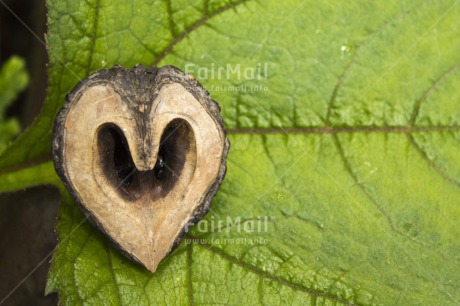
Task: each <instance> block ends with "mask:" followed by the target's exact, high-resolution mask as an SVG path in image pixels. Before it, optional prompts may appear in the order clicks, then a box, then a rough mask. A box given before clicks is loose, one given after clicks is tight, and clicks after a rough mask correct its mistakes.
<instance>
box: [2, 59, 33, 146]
mask: <svg viewBox="0 0 460 306" xmlns="http://www.w3.org/2000/svg"><path fill="white" fill-rule="evenodd" d="M28 83H29V75H28V74H27V71H26V70H25V62H24V60H23V59H22V58H20V57H18V56H13V57H11V58H10V59H8V61H6V62H5V63H4V64H3V66H2V67H1V70H0V153H1V152H3V150H4V149H5V147H6V145H7V144H8V142H9V141H10V140H11V139H12V138H13V137H14V136H16V135H17V134H18V133H19V131H20V126H19V122H18V121H17V120H16V119H15V118H10V119H5V112H6V109H7V107H8V106H10V105H11V103H12V102H13V101H14V100H15V99H16V97H17V96H18V94H19V93H20V92H21V91H22V90H23V89H24V88H25V87H26V86H27V84H28Z"/></svg>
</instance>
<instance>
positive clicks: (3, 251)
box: [0, 0, 59, 306]
mask: <svg viewBox="0 0 460 306" xmlns="http://www.w3.org/2000/svg"><path fill="white" fill-rule="evenodd" d="M7 7H8V8H9V9H11V10H12V11H13V12H14V14H16V15H17V17H15V16H14V14H13V13H11V12H10V11H9V10H8V9H7ZM19 19H20V20H22V22H21V21H20V20H19ZM24 24H25V25H26V26H27V27H28V28H29V29H27V27H26V26H25V25H24ZM32 32H33V33H34V34H35V35H36V36H38V38H39V39H38V38H37V37H35V35H34V34H32ZM45 32H46V7H45V0H0V65H1V64H3V63H4V62H5V61H6V60H7V59H8V58H10V57H11V56H12V55H19V56H21V57H22V58H24V59H25V61H26V64H27V71H28V73H29V76H30V82H29V86H28V87H27V89H26V90H25V91H24V92H23V93H22V94H21V95H20V96H19V98H18V99H17V101H15V103H14V104H13V105H12V106H11V107H10V108H9V109H8V112H7V115H8V116H12V117H16V118H18V120H19V122H20V123H21V127H22V129H24V128H25V127H27V126H29V125H30V123H31V122H32V121H33V120H34V118H35V117H36V116H37V115H38V113H39V112H40V109H41V106H42V105H43V102H44V98H45V94H46V82H47V74H46V63H47V60H48V59H47V54H46V47H45V46H44V45H43V42H44V41H45V39H44V33H45ZM58 206H59V194H58V192H57V191H56V190H54V189H53V188H52V187H46V186H43V187H37V188H31V189H28V190H24V191H20V192H15V193H9V194H0V304H1V305H39V306H40V305H56V304H57V296H56V294H53V295H49V296H46V297H45V296H44V290H45V284H46V277H47V274H48V270H49V266H50V264H49V261H50V259H51V257H50V256H49V257H47V256H48V255H50V254H51V252H52V251H53V250H54V248H55V246H56V242H57V235H56V233H55V231H54V226H55V223H56V218H57V211H58ZM41 262H42V264H41V265H39V264H40V263H41ZM37 267H38V268H37ZM35 268H36V269H35ZM29 274H30V275H29ZM21 282H22V283H21ZM19 284H20V285H19ZM18 285H19V287H17V286H18ZM16 287H17V288H16ZM15 288H16V289H15ZM14 289H15V290H14ZM13 290H14V291H13ZM10 293H11V295H10ZM8 295H9V297H8V298H7V299H6V300H5V301H4V302H3V303H1V301H3V300H4V298H5V297H7V296H8Z"/></svg>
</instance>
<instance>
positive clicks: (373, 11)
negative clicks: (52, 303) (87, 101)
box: [0, 0, 460, 305]
mask: <svg viewBox="0 0 460 306" xmlns="http://www.w3.org/2000/svg"><path fill="white" fill-rule="evenodd" d="M48 8H49V20H48V23H49V33H48V49H49V52H50V60H51V62H50V68H49V86H50V87H49V91H48V98H47V102H46V105H45V108H44V110H43V112H42V116H41V117H40V119H39V120H38V121H37V123H36V124H35V125H34V126H33V127H31V128H30V129H29V131H28V132H27V133H26V134H25V135H24V136H23V137H22V138H21V139H20V140H19V141H18V142H16V143H15V144H14V145H13V146H11V147H10V148H9V149H8V150H7V151H6V153H5V155H4V156H3V158H2V159H1V160H0V168H1V167H18V165H19V166H20V165H22V164H24V163H25V162H26V163H29V162H31V161H33V160H34V159H36V158H39V157H40V156H42V155H47V154H49V139H50V138H49V137H50V133H51V128H50V127H51V122H52V119H53V117H54V115H55V113H56V111H57V110H58V108H59V106H60V105H62V103H63V101H64V96H65V94H66V93H67V92H68V91H69V90H70V89H71V88H72V87H73V86H74V85H75V84H76V83H77V82H78V80H79V79H80V78H83V77H85V76H87V75H88V74H89V73H91V72H92V71H94V70H96V69H99V68H102V67H110V66H112V65H114V64H121V65H124V66H132V65H134V64H135V63H142V64H144V65H149V64H152V63H154V64H159V65H165V64H173V65H176V66H178V67H179V68H181V69H183V70H188V71H189V72H192V73H193V74H195V76H196V77H197V78H198V79H199V80H200V81H201V82H202V83H203V85H204V86H205V88H207V89H209V90H210V92H211V95H212V97H213V98H214V99H216V100H217V101H218V102H219V104H220V105H221V107H222V114H223V116H224V118H225V123H226V127H227V128H228V132H229V138H230V141H231V143H232V148H231V150H230V154H229V157H228V171H227V177H226V179H225V181H224V183H223V185H222V187H221V189H220V191H219V193H218V195H217V197H216V198H215V200H214V201H213V209H212V211H211V212H210V213H209V214H208V215H207V216H206V218H205V219H204V221H205V222H202V223H200V224H199V225H198V226H196V227H194V228H193V230H192V232H191V233H190V234H189V235H188V237H187V239H188V241H184V242H183V243H182V244H181V245H180V246H179V247H178V248H177V249H176V250H175V251H174V252H173V253H172V254H171V255H170V256H169V257H168V258H167V259H166V260H164V261H163V262H162V263H161V264H160V266H159V268H158V271H157V272H156V273H155V274H151V273H149V272H148V271H146V270H145V269H142V268H141V267H139V266H137V265H136V264H134V263H132V262H130V261H129V260H127V259H125V258H124V257H123V256H121V255H120V253H119V252H118V251H117V250H115V249H114V248H113V247H112V246H111V245H109V244H108V242H107V239H106V238H104V237H103V236H102V235H101V234H99V233H98V232H97V231H96V230H95V229H93V228H92V227H91V226H89V225H88V224H87V222H85V218H84V216H83V215H82V214H81V213H80V211H79V210H78V209H77V208H76V207H75V205H74V204H73V203H72V201H71V200H70V199H69V196H68V195H67V193H66V192H64V191H62V194H63V204H62V208H61V211H60V219H59V223H58V227H57V229H58V231H59V233H60V244H59V247H58V249H57V251H56V253H55V255H54V258H53V266H52V270H51V272H50V276H49V280H48V285H47V292H51V291H58V292H59V293H60V302H61V303H62V304H63V305H75V304H97V305H100V304H107V305H113V304H123V305H132V304H136V305H146V304H243V303H244V304H246V303H249V304H259V303H260V304H273V305H278V304H297V305H305V304H312V305H323V304H328V305H329V304H331V305H332V304H360V305H368V304H385V305H395V304H398V305H407V304H423V305H439V304H442V305H449V304H456V303H458V302H459V301H460V291H459V290H458V288H459V287H460V267H459V265H460V242H459V240H458V237H459V235H460V227H459V226H458V220H459V218H460V207H459V205H458V203H460V160H459V159H458V151H459V147H460V111H459V107H458V106H459V104H458V101H459V100H460V87H459V86H458V80H459V77H460V69H459V68H460V53H459V52H458V50H460V40H459V39H458V37H459V34H460V30H459V29H460V18H459V17H460V3H459V1H417V0H409V1H396V0H395V1H393V0H388V1H384V2H377V1H372V2H371V1H354V2H345V1H322V2H319V1H313V0H307V1H302V2H301V1H271V0H270V1H265V2H257V1H236V2H232V1H213V0H212V1H207V0H204V1H202V2H199V1H198V2H196V1H193V2H192V1H190V2H188V1H186V0H181V1H141V0H138V1H133V2H132V3H127V2H125V1H118V0H117V1H110V2H109V1H102V0H90V1H86V2H83V1H81V2H80V1H60V0H49V1H48ZM258 64H260V67H261V69H260V70H257V69H256V72H255V73H256V76H260V77H255V78H247V77H245V75H244V72H246V73H247V74H246V76H248V75H249V76H251V71H253V70H251V68H254V67H255V68H257V67H258ZM237 65H240V66H239V67H240V70H239V71H240V72H242V75H240V76H238V69H237V68H235V67H237ZM219 69H221V70H219ZM265 69H266V70H265ZM218 71H224V73H223V74H224V75H223V76H222V75H221V77H218V76H217V74H218ZM229 71H230V72H229ZM211 72H214V75H212V74H211ZM227 72H229V75H228V78H227V75H226V73H227ZM206 73H207V74H206ZM44 140H46V141H44ZM26 147H27V149H26ZM30 147H33V148H34V150H33V151H30V152H29V150H28V148H30ZM4 175H9V176H10V177H14V176H15V174H14V173H13V172H8V173H7V174H4ZM37 175H39V174H37ZM11 179H12V178H11ZM39 179H40V177H39V178H38V179H37V180H33V182H32V183H34V182H36V181H38V180H39ZM0 180H1V177H0ZM43 180H44V181H45V179H43ZM17 181H18V182H20V180H17ZM25 185H27V183H24V186H25ZM19 186H20V183H17V184H13V185H12V187H11V188H13V189H14V188H20V187H19ZM265 217H267V219H265ZM258 218H261V220H262V221H264V220H267V224H265V223H262V226H261V227H260V228H261V230H260V231H259V230H258V224H259V219H258ZM227 220H230V221H231V223H232V224H230V225H228V224H227ZM237 220H240V221H241V223H240V226H238V222H237ZM219 221H221V222H219ZM206 222H207V223H206ZM206 224H208V227H207V228H206V227H205V225H206ZM212 224H214V225H215V226H210V225H212ZM253 224H254V226H255V227H254V229H255V231H254V232H247V231H245V230H244V229H245V228H246V229H251V227H252V225H253ZM187 242H188V243H187Z"/></svg>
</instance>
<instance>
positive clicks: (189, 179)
mask: <svg viewBox="0 0 460 306" xmlns="http://www.w3.org/2000/svg"><path fill="white" fill-rule="evenodd" d="M219 113H220V108H219V106H218V105H217V103H216V102H215V101H213V100H211V98H210V97H209V93H208V92H207V91H206V90H205V89H204V88H203V87H202V86H201V85H200V84H199V83H198V82H197V81H196V80H195V79H193V78H192V77H191V76H189V75H187V74H185V73H183V72H182V71H180V70H179V69H177V68H175V67H173V66H165V67H161V68H156V67H148V68H146V67H143V66H141V65H137V66H135V67H134V68H132V69H126V68H122V67H119V66H115V67H114V68H112V69H107V70H100V71H97V72H96V73H94V74H93V75H91V76H89V77H88V78H87V79H85V80H83V81H82V82H80V83H79V84H78V85H77V86H76V87H75V88H74V89H73V90H72V92H71V93H69V94H68V95H67V98H66V103H65V105H64V106H63V108H62V109H61V110H60V112H59V114H58V116H57V118H56V121H55V125H54V135H53V160H54V165H55V168H56V171H57V173H58V174H59V176H60V177H61V179H62V180H63V182H64V184H65V185H66V187H67V189H68V190H69V192H70V194H71V196H72V197H73V199H74V201H75V202H76V203H77V204H78V205H79V206H80V208H81V209H82V211H83V212H84V213H85V215H86V216H87V217H88V218H89V220H90V221H91V222H92V223H93V224H95V225H96V226H97V227H98V228H99V229H100V230H102V231H103V232H104V233H105V234H106V235H107V236H108V237H109V238H110V239H111V240H112V241H113V242H114V243H115V245H116V246H118V248H119V249H121V250H122V251H123V253H125V254H126V255H128V256H129V257H130V258H133V259H134V260H135V261H137V262H139V263H141V264H142V265H144V266H145V267H146V268H147V269H149V270H150V271H152V272H155V270H156V268H157V266H158V263H159V262H160V261H161V260H162V259H163V258H164V257H165V256H166V255H167V254H168V253H169V252H171V251H172V249H173V248H174V247H175V246H176V245H177V244H178V242H179V241H180V239H181V237H182V236H183V234H184V233H185V232H186V230H187V228H188V226H190V225H191V224H192V223H195V222H197V221H198V220H200V219H201V218H202V217H203V216H204V215H205V214H206V213H207V212H208V210H209V208H210V203H211V200H212V198H213V197H214V195H215V193H216V192H217V189H218V188H219V186H220V184H221V182H222V180H223V178H224V175H225V170H226V166H225V159H226V156H227V152H228V149H229V142H228V139H227V138H226V135H225V130H224V127H223V121H222V118H221V117H220V115H219Z"/></svg>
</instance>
